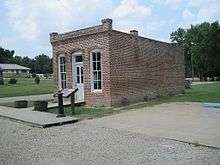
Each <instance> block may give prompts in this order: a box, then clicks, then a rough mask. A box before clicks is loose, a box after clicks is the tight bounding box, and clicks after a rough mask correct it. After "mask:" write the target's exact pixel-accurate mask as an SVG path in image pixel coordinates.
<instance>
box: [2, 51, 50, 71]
mask: <svg viewBox="0 0 220 165" xmlns="http://www.w3.org/2000/svg"><path fill="white" fill-rule="evenodd" d="M14 53H15V51H14V50H8V49H4V48H2V47H0V63H11V64H18V65H21V66H25V67H28V68H30V69H31V70H30V71H31V73H37V74H52V59H51V58H50V57H49V56H47V55H45V54H40V55H38V56H36V57H34V58H33V59H31V58H29V57H27V56H26V57H21V56H14Z"/></svg>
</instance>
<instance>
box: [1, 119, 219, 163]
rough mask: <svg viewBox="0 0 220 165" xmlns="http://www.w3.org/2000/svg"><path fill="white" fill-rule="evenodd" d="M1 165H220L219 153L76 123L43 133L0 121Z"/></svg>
mask: <svg viewBox="0 0 220 165" xmlns="http://www.w3.org/2000/svg"><path fill="white" fill-rule="evenodd" d="M0 144H1V146H0V164H4V165H5V164H10V165H12V164H17V165H19V164H22V165H24V164H27V165H30V164H77V165H78V164H100V165H104V164H105V165H106V164H125V165H128V164H132V165H134V164H159V165H160V164H183V165H185V164H219V162H220V150H219V149H213V148H207V147H201V146H193V145H189V144H187V143H181V142H177V141H172V140H166V139H163V138H156V137H150V136H147V135H145V134H137V133H131V132H127V131H123V130H116V129H111V128H105V127H100V126H91V125H90V124H87V123H84V122H79V123H75V124H70V125H64V126H58V127H51V128H47V129H41V128H33V127H29V126H25V125H22V124H20V123H16V122H12V121H9V120H6V119H0Z"/></svg>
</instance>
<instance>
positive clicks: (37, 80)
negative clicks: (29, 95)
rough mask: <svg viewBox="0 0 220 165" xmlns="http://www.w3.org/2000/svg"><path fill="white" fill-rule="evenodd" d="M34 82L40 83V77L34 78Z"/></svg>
mask: <svg viewBox="0 0 220 165" xmlns="http://www.w3.org/2000/svg"><path fill="white" fill-rule="evenodd" d="M34 82H35V83H36V84H39V83H40V77H39V76H36V77H35V79H34Z"/></svg>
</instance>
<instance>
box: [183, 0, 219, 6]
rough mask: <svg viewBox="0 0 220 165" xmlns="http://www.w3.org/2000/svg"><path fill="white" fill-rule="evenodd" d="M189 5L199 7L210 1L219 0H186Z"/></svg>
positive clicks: (216, 0)
mask: <svg viewBox="0 0 220 165" xmlns="http://www.w3.org/2000/svg"><path fill="white" fill-rule="evenodd" d="M186 1H187V3H188V5H189V6H191V7H200V6H204V5H207V4H210V3H214V2H219V0H186Z"/></svg>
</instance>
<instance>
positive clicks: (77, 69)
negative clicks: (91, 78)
mask: <svg viewBox="0 0 220 165" xmlns="http://www.w3.org/2000/svg"><path fill="white" fill-rule="evenodd" d="M76 75H79V67H76Z"/></svg>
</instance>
